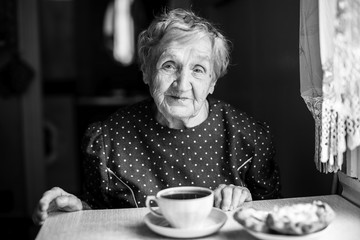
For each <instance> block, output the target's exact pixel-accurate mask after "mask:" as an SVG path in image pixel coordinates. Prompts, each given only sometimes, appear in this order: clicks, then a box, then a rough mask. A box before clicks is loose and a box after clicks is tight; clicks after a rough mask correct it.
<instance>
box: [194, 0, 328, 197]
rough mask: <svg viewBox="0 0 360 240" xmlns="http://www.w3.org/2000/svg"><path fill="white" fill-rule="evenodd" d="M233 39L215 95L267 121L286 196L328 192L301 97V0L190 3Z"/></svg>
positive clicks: (311, 121)
mask: <svg viewBox="0 0 360 240" xmlns="http://www.w3.org/2000/svg"><path fill="white" fill-rule="evenodd" d="M193 3H194V4H193V10H194V11H195V12H197V13H199V14H201V15H202V16H204V17H207V18H208V19H210V20H211V21H212V22H214V23H215V24H218V25H219V27H220V29H222V30H223V33H224V34H225V35H226V36H227V37H228V38H229V40H231V42H232V43H233V50H232V63H231V66H230V68H229V72H228V74H227V75H226V76H225V77H224V78H223V79H220V80H219V82H218V84H217V86H216V91H215V94H214V95H215V96H216V97H218V98H221V99H224V100H226V101H228V102H229V103H231V104H233V105H235V106H237V107H238V108H240V109H242V110H244V111H246V112H248V113H249V114H251V115H253V116H254V117H255V118H257V119H258V120H264V121H267V122H268V123H269V124H270V126H271V128H272V132H273V135H274V140H275V146H276V148H277V154H276V159H277V161H278V163H279V165H280V170H281V181H282V193H283V195H284V197H294V196H309V195H318V194H329V193H330V192H331V184H332V174H323V173H320V172H318V171H317V170H316V168H315V164H314V161H313V156H314V146H315V143H314V127H315V126H314V121H313V118H312V116H311V114H310V112H309V111H308V110H307V107H306V105H305V103H304V101H303V100H302V98H301V96H300V85H299V84H300V80H299V54H298V53H299V50H298V46H299V43H298V39H299V37H298V31H299V1H288V0H277V1H260V0H241V1H231V0H228V1H193Z"/></svg>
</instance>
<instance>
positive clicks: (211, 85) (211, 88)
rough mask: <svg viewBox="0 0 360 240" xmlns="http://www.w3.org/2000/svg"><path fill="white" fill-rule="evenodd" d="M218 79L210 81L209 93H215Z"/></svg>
mask: <svg viewBox="0 0 360 240" xmlns="http://www.w3.org/2000/svg"><path fill="white" fill-rule="evenodd" d="M216 82H217V80H214V81H212V82H211V83H210V89H209V94H213V92H214V90H215V85H216Z"/></svg>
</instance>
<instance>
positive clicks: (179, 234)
mask: <svg viewBox="0 0 360 240" xmlns="http://www.w3.org/2000/svg"><path fill="white" fill-rule="evenodd" d="M226 220H227V216H226V214H225V213H224V212H223V211H221V210H220V209H218V208H213V209H212V210H211V213H210V215H209V216H208V218H207V219H206V220H205V222H204V224H203V227H199V228H194V229H180V228H173V227H171V226H170V224H169V223H168V222H167V221H166V219H164V218H162V217H157V216H155V215H154V214H152V213H148V214H146V216H145V218H144V222H145V224H146V225H147V226H148V228H150V229H151V230H152V231H153V232H155V233H157V234H160V235H162V236H166V237H172V238H197V237H204V236H208V235H210V234H213V233H215V232H217V231H218V230H219V229H220V228H221V227H222V226H223V225H224V224H225V222H226Z"/></svg>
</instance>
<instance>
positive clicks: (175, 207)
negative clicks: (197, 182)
mask: <svg viewBox="0 0 360 240" xmlns="http://www.w3.org/2000/svg"><path fill="white" fill-rule="evenodd" d="M152 202H155V203H156V204H157V205H158V207H159V210H156V209H154V208H153V207H152V206H151V203H152ZM213 204H214V193H213V191H212V190H210V189H208V188H204V187H196V186H189V187H188V186H184V187H173V188H167V189H164V190H161V191H159V192H158V193H157V194H156V196H148V197H147V198H146V206H147V207H148V208H149V209H150V211H151V212H152V213H153V214H154V215H156V216H159V217H164V218H165V219H166V220H167V221H168V222H169V223H170V225H171V226H172V227H174V228H187V229H189V228H197V227H199V226H201V224H202V223H203V221H204V220H205V219H206V218H207V217H208V216H209V214H210V212H211V210H212V208H213Z"/></svg>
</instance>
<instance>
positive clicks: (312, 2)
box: [299, 0, 360, 173]
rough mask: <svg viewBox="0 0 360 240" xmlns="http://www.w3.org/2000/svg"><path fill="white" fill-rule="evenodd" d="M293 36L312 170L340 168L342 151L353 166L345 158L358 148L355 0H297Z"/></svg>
mask: <svg viewBox="0 0 360 240" xmlns="http://www.w3.org/2000/svg"><path fill="white" fill-rule="evenodd" d="M299 36H300V37H299V40H300V41H299V48H300V81H301V84H300V87H301V89H300V91H301V96H302V97H303V99H304V101H305V103H306V105H307V106H308V108H309V110H310V112H311V113H312V115H313V117H314V119H315V143H316V146H315V164H316V167H317V169H318V170H319V171H321V172H325V173H327V172H336V171H338V170H341V169H342V166H343V162H344V160H345V159H344V156H346V155H345V153H346V152H348V155H350V157H349V156H346V158H347V159H351V160H352V161H349V164H350V163H352V165H353V166H354V164H355V163H356V162H354V157H351V155H352V154H356V153H357V152H358V150H356V148H357V147H359V145H360V99H359V98H360V0H318V1H317V0H301V1H300V28H299ZM357 155H358V154H357ZM358 157H359V156H357V157H356V158H357V159H358ZM349 164H348V165H349ZM359 166H360V163H359ZM347 169H348V170H349V166H347ZM350 169H351V168H350ZM352 169H353V168H352Z"/></svg>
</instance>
